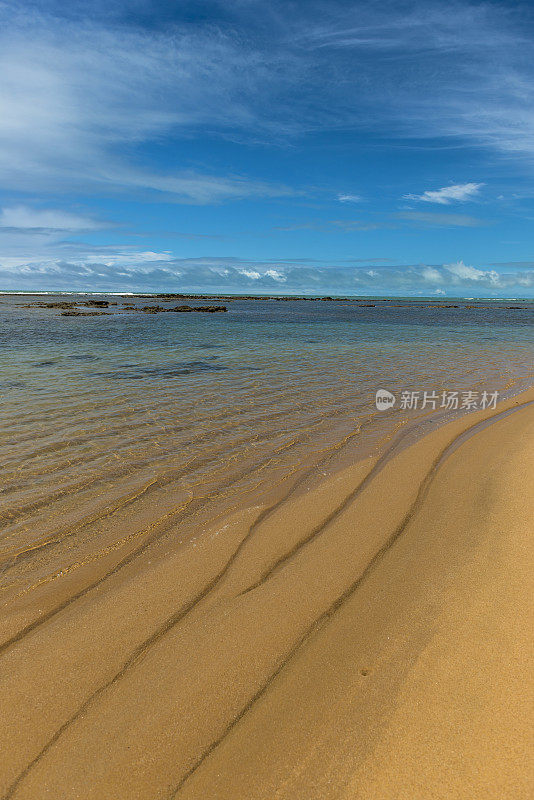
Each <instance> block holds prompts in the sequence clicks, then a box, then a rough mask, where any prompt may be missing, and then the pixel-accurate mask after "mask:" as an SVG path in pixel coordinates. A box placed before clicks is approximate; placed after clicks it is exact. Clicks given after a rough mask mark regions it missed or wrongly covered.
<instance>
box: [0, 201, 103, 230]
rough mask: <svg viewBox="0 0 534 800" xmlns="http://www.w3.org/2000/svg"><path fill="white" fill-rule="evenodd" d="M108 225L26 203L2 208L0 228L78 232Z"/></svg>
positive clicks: (66, 212) (88, 218)
mask: <svg viewBox="0 0 534 800" xmlns="http://www.w3.org/2000/svg"><path fill="white" fill-rule="evenodd" d="M105 227H108V224H107V223H105V222H100V221H98V220H95V219H92V218H90V217H85V216H82V215H80V214H73V213H71V212H69V211H63V210H61V209H48V208H31V207H29V206H25V205H17V206H9V207H4V208H2V209H1V210H0V229H2V228H9V229H11V230H12V231H22V232H31V231H45V230H46V231H58V232H61V233H64V232H77V231H92V230H101V229H102V228H105Z"/></svg>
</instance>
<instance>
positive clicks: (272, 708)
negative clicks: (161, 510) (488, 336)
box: [0, 392, 534, 800]
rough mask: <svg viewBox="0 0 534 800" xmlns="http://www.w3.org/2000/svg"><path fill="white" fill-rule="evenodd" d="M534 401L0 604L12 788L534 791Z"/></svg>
mask: <svg viewBox="0 0 534 800" xmlns="http://www.w3.org/2000/svg"><path fill="white" fill-rule="evenodd" d="M533 396H534V395H533V394H532V392H531V393H530V394H528V393H527V394H526V395H523V396H521V397H518V398H515V399H511V400H508V401H506V402H505V403H503V404H502V405H501V406H500V407H499V409H498V410H497V412H495V411H485V412H477V413H473V414H468V415H466V416H464V417H463V418H461V419H459V420H456V421H454V422H452V423H449V424H447V425H444V426H443V427H441V428H439V429H438V430H435V431H434V432H432V433H430V434H429V435H427V436H426V437H424V438H423V439H421V440H420V441H418V442H416V443H415V444H412V445H411V446H410V447H408V448H405V449H401V448H397V450H395V451H393V454H392V455H391V457H390V458H378V459H377V458H374V457H373V458H368V459H365V460H364V461H362V462H359V463H356V464H355V465H354V466H352V467H350V468H346V469H344V470H342V471H339V472H338V473H336V474H335V475H333V476H332V475H330V476H328V477H327V478H326V479H325V480H324V482H322V483H320V484H317V485H314V486H311V487H310V486H308V487H305V486H301V487H300V489H298V488H297V489H295V490H293V491H292V492H290V493H288V494H287V496H285V497H283V498H279V499H278V500H277V501H276V502H275V503H274V504H271V505H270V506H269V505H267V504H264V505H258V506H255V507H253V508H243V509H241V510H239V511H236V512H233V513H232V514H230V515H229V516H226V517H224V518H222V519H221V522H220V524H219V525H218V526H217V527H215V528H213V529H212V530H207V531H205V532H203V533H202V535H200V536H199V537H198V538H197V539H195V540H191V541H190V542H188V543H185V544H181V545H180V547H178V546H176V547H173V545H172V537H171V538H170V539H169V538H168V539H167V540H166V544H165V547H159V549H158V548H157V547H154V548H151V547H150V546H147V547H146V548H144V549H141V550H139V551H138V552H137V551H136V552H135V553H133V555H132V557H131V558H130V557H125V558H123V560H122V561H121V562H120V563H119V562H118V561H115V562H113V558H114V555H113V553H110V556H109V558H110V561H109V564H108V568H107V571H105V572H102V569H100V572H98V574H96V573H94V574H93V573H91V567H90V565H89V566H88V567H87V569H85V570H81V571H78V573H77V577H76V581H77V582H76V583H74V582H73V581H72V582H71V581H70V578H69V576H68V575H66V576H65V579H64V580H56V581H50V582H48V583H43V584H41V583H40V582H39V581H38V580H36V581H35V584H34V585H33V588H32V590H31V591H27V592H25V593H22V594H19V595H18V596H16V597H14V598H12V599H11V600H10V602H9V603H8V604H4V607H3V610H2V615H1V616H2V620H1V621H2V626H1V630H2V634H3V635H2V641H3V644H1V645H0V731H1V737H0V738H1V744H0V747H1V750H2V756H1V758H0V797H1V798H2V799H3V800H7V798H14V800H45V799H46V798H50V800H75V799H76V800H160V799H161V800H171V798H180V800H334V798H335V799H336V800H353V798H362V800H434V798H435V800H448V799H449V798H450V799H451V800H453V799H454V800H478V798H480V800H527V799H528V800H530V798H532V797H533V796H534V769H533V766H532V765H533V763H534V760H533V758H532V755H533V750H534V737H533V724H532V721H533V719H534V714H533V711H534V708H533V702H532V701H533V695H534V691H533V690H534V686H533V679H532V676H533V667H532V655H533V648H532V630H533V629H534V608H533V591H532V583H533V579H532V575H533V567H534V564H533V552H534V537H533V533H534V522H533V520H534V491H533V476H534V405H531V404H530V403H531V401H532V398H533ZM485 420H486V422H484V421H485ZM100 567H101V565H100ZM28 570H29V572H28V576H29V577H28V578H27V580H28V581H29V583H30V584H31V570H30V567H28Z"/></svg>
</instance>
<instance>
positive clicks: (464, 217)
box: [395, 211, 489, 228]
mask: <svg viewBox="0 0 534 800" xmlns="http://www.w3.org/2000/svg"><path fill="white" fill-rule="evenodd" d="M395 217H396V218H397V219H400V220H404V221H405V222H410V223H412V225H416V226H418V227H428V228H479V227H481V226H483V225H488V224H489V223H488V222H487V221H486V220H483V219H478V218H477V217H472V216H470V215H469V214H439V213H435V212H429V213H426V212H424V211H399V213H397V214H396V215H395Z"/></svg>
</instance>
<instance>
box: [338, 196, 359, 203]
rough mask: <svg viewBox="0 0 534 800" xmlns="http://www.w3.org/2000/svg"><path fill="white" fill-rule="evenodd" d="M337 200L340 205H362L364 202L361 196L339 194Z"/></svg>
mask: <svg viewBox="0 0 534 800" xmlns="http://www.w3.org/2000/svg"><path fill="white" fill-rule="evenodd" d="M337 199H338V200H339V202H340V203H361V200H362V198H361V197H360V195H359V194H338V196H337Z"/></svg>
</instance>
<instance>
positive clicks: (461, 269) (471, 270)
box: [445, 261, 500, 285]
mask: <svg viewBox="0 0 534 800" xmlns="http://www.w3.org/2000/svg"><path fill="white" fill-rule="evenodd" d="M445 269H446V270H447V271H448V272H450V273H451V275H454V277H455V278H459V279H460V280H461V281H471V282H473V281H475V282H480V281H482V282H484V283H486V284H490V285H491V284H493V285H499V283H500V275H499V273H498V272H497V271H496V270H482V269H477V268H476V267H471V266H469V265H468V264H464V262H463V261H457V262H456V263H454V264H445Z"/></svg>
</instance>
